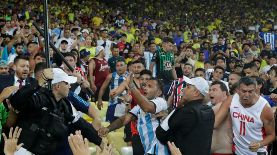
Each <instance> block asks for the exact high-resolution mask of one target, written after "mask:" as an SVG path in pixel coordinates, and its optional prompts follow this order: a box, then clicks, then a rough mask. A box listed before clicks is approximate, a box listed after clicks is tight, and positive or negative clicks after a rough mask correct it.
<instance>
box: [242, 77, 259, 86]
mask: <svg viewBox="0 0 277 155" xmlns="http://www.w3.org/2000/svg"><path fill="white" fill-rule="evenodd" d="M241 84H244V85H246V86H249V85H255V86H256V85H257V81H256V79H253V78H251V77H247V76H245V77H242V78H241V79H240V80H239V86H240V85H241Z"/></svg>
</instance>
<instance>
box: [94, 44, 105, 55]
mask: <svg viewBox="0 0 277 155" xmlns="http://www.w3.org/2000/svg"><path fill="white" fill-rule="evenodd" d="M104 49H105V48H104V47H103V46H97V47H96V49H95V56H97V55H98V54H99V53H100V52H101V51H102V50H104Z"/></svg>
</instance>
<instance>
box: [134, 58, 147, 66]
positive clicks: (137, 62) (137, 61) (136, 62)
mask: <svg viewBox="0 0 277 155" xmlns="http://www.w3.org/2000/svg"><path fill="white" fill-rule="evenodd" d="M139 63H141V64H142V65H143V66H144V67H145V63H144V62H143V61H141V60H135V61H133V62H132V64H139Z"/></svg>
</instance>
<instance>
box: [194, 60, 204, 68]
mask: <svg viewBox="0 0 277 155" xmlns="http://www.w3.org/2000/svg"><path fill="white" fill-rule="evenodd" d="M197 68H204V63H203V62H200V61H195V64H194V69H197Z"/></svg>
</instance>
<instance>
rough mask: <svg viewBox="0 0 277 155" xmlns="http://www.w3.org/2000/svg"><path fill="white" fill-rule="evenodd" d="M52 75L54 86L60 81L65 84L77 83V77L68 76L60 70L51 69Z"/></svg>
mask: <svg viewBox="0 0 277 155" xmlns="http://www.w3.org/2000/svg"><path fill="white" fill-rule="evenodd" d="M53 73H54V76H53V80H52V84H56V83H59V82H62V81H64V82H67V83H69V84H72V83H76V82H77V77H74V76H69V75H68V74H67V73H65V72H64V71H63V70H62V69H60V68H53Z"/></svg>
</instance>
